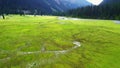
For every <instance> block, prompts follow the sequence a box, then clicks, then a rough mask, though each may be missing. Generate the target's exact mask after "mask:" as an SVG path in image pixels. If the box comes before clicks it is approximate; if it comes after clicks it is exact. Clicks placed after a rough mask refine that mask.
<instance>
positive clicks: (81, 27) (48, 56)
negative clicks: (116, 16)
mask: <svg viewBox="0 0 120 68" xmlns="http://www.w3.org/2000/svg"><path fill="white" fill-rule="evenodd" d="M74 41H77V42H79V43H80V45H81V46H80V47H77V48H73V47H74V46H75V44H73V42H74ZM60 51H64V52H60ZM0 68H120V24H116V23H114V22H113V21H112V20H92V19H91V20H90V19H80V20H72V19H67V20H64V19H59V17H57V16H36V17H34V16H30V15H26V16H19V15H8V16H6V19H5V20H3V19H0Z"/></svg>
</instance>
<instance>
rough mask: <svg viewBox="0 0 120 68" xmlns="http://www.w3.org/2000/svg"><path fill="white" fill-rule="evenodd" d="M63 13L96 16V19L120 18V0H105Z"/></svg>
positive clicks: (75, 15)
mask: <svg viewBox="0 0 120 68" xmlns="http://www.w3.org/2000/svg"><path fill="white" fill-rule="evenodd" d="M61 15H66V16H72V17H79V18H94V19H113V20H114V19H115V20H120V0H116V1H114V0H104V2H103V3H101V4H100V5H99V6H94V5H91V6H86V7H81V8H77V9H71V10H69V11H67V12H65V13H61Z"/></svg>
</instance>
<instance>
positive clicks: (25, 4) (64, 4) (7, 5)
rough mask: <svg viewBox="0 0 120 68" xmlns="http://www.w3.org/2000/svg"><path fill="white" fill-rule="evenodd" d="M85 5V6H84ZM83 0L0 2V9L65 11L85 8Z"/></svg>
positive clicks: (15, 0)
mask: <svg viewBox="0 0 120 68" xmlns="http://www.w3.org/2000/svg"><path fill="white" fill-rule="evenodd" d="M85 3H86V4H85ZM87 5H89V3H88V2H86V1H85V0H80V1H78V0H74V2H73V0H0V8H1V10H4V11H10V10H11V12H13V11H15V10H32V11H33V10H35V9H37V10H39V11H40V12H43V13H48V14H49V13H53V12H58V11H66V10H68V9H71V8H76V7H81V6H87Z"/></svg>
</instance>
